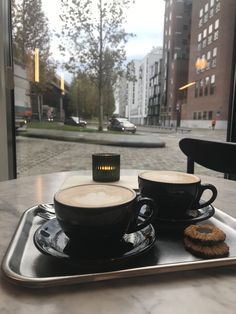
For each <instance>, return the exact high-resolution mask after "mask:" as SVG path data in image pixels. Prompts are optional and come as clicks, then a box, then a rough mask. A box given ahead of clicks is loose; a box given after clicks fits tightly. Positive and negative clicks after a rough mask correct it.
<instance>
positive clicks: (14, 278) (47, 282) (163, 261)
mask: <svg viewBox="0 0 236 314" xmlns="http://www.w3.org/2000/svg"><path fill="white" fill-rule="evenodd" d="M45 221H46V220H45V219H43V218H41V217H40V216H39V215H38V207H37V206H35V207H32V208H30V209H28V210H27V211H26V212H25V213H24V214H23V216H22V218H21V220H20V222H19V225H18V227H17V230H16V232H15V235H14V237H13V239H12V241H11V243H10V245H9V248H8V250H7V252H6V255H5V257H4V259H3V261H2V273H3V275H4V277H6V278H7V279H8V280H10V281H11V282H12V283H15V284H18V285H22V286H27V287H35V288H41V287H47V286H57V285H68V284H77V283H83V282H94V281H101V280H111V279H117V278H126V277H137V276H143V275H152V274H158V273H164V272H165V273H167V272H176V271H182V270H192V269H200V268H209V267H217V266H223V265H232V264H236V219H234V218H233V217H231V216H229V215H227V214H225V213H224V212H222V211H221V210H219V209H216V210H215V215H214V217H212V218H210V219H209V222H211V223H213V224H214V225H216V226H218V227H220V228H221V229H222V230H224V232H225V233H226V242H227V244H228V245H229V247H230V255H229V257H227V258H218V259H209V260H204V259H198V258H195V257H194V256H193V255H191V254H190V253H188V252H187V251H186V250H185V249H184V247H183V243H182V238H181V237H178V236H173V235H172V236H167V235H164V234H163V235H161V234H160V235H159V236H158V239H157V242H156V244H155V246H154V247H153V248H152V250H151V251H150V252H149V253H148V254H147V255H145V256H144V257H142V258H141V259H139V260H138V261H137V264H135V265H132V267H130V266H128V265H126V266H125V267H124V266H123V267H122V268H120V269H116V270H112V271H103V272H91V271H90V272H85V271H83V272H78V269H77V270H76V269H73V268H71V267H69V266H68V265H65V264H64V263H60V262H58V261H57V260H55V259H53V258H51V257H48V256H46V255H43V254H41V253H40V252H39V251H38V250H37V249H36V247H35V245H34V242H33V235H34V233H35V231H36V230H37V228H38V227H39V226H41V225H42V224H43V223H44V222H45Z"/></svg>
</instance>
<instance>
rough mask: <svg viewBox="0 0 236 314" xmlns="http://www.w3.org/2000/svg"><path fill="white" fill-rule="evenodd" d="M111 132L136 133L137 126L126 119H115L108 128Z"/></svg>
mask: <svg viewBox="0 0 236 314" xmlns="http://www.w3.org/2000/svg"><path fill="white" fill-rule="evenodd" d="M107 129H108V130H111V131H121V132H125V131H126V132H132V133H135V132H136V126H135V125H134V124H133V123H131V122H130V121H129V120H128V119H126V118H113V119H111V120H110V123H109V125H108V127H107Z"/></svg>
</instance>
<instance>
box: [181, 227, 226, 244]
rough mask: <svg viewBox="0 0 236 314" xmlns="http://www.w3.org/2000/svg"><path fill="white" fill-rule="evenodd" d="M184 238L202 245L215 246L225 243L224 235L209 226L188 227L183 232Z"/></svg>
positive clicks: (217, 229)
mask: <svg viewBox="0 0 236 314" xmlns="http://www.w3.org/2000/svg"><path fill="white" fill-rule="evenodd" d="M184 237H185V238H187V239H189V240H190V241H191V242H193V243H196V244H199V245H201V244H203V245H209V246H211V245H216V244H220V243H222V242H224V241H225V238H226V235H225V233H224V232H223V231H222V230H221V229H219V228H217V227H215V226H214V225H211V224H200V225H190V226H188V227H187V228H186V229H185V230H184Z"/></svg>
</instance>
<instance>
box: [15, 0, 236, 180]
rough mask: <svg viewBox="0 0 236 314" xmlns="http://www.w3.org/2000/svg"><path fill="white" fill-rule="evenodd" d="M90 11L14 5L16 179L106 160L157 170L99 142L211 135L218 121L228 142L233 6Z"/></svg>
mask: <svg viewBox="0 0 236 314" xmlns="http://www.w3.org/2000/svg"><path fill="white" fill-rule="evenodd" d="M86 2H87V1H86V0H81V1H80V6H78V5H77V1H72V0H68V1H65V0H50V1H48V0H42V1H40V0H35V1H28V0H14V1H12V6H13V12H12V22H13V29H12V34H13V47H14V74H15V77H14V80H15V82H14V83H15V112H16V117H15V123H16V128H17V137H16V143H17V161H18V167H17V169H18V176H26V175H33V174H38V173H48V172H54V171H67V170H79V169H91V155H92V153H93V152H106V151H109V152H113V151H114V152H119V153H120V154H121V159H122V167H123V168H140V169H141V168H150V169H153V167H154V168H155V167H157V168H158V167H160V168H161V169H162V167H166V166H165V164H164V163H163V164H161V165H159V164H158V163H157V162H156V160H155V159H154V157H152V158H150V160H147V159H146V158H145V157H144V156H147V155H148V153H147V150H148V149H147V148H146V149H143V153H142V154H141V153H140V154H137V150H136V149H134V148H132V147H129V148H127V147H119V146H104V145H99V143H98V142H97V141H99V139H100V141H101V140H105V139H109V141H111V142H112V143H115V142H119V141H120V137H121V136H126V139H129V140H131V141H135V140H138V139H139V138H144V137H145V138H148V137H149V138H150V139H152V138H153V140H155V139H154V135H153V133H152V132H153V129H155V132H156V133H158V135H159V139H160V140H163V141H168V137H166V136H165V135H163V133H162V132H161V131H163V128H164V129H166V130H169V129H170V128H172V129H175V127H176V126H178V127H183V128H184V127H185V128H190V129H197V130H199V132H200V131H201V132H208V131H209V125H210V124H209V120H211V119H215V120H216V130H215V131H216V132H218V131H219V132H221V133H220V134H221V136H222V139H223V138H226V131H227V125H228V112H229V105H230V103H229V102H230V95H231V91H230V88H231V78H232V69H233V66H232V61H231V60H232V57H233V55H234V49H235V46H236V45H235V42H234V38H235V34H234V29H235V27H234V23H233V21H234V14H235V10H236V2H235V3H234V1H231V2H230V3H229V2H228V1H218V0H215V1H214V0H201V1H192V0H183V1H156V0H148V1H144V0H139V1H135V3H133V1H125V2H127V6H126V5H124V4H123V1H113V0H103V1H100V0H94V1H91V4H89V8H87V4H86ZM100 5H102V6H101V7H99V6H100ZM111 12H113V13H111ZM116 12H122V13H121V14H122V16H119V14H118V13H116ZM101 13H102V15H101ZM140 17H141V18H140ZM101 20H102V23H101ZM115 21H116V22H115ZM134 34H135V35H136V36H133V35H134ZM225 34H227V36H225ZM101 36H102V37H101ZM229 39H231V40H229ZM226 61H227V62H226ZM186 86H187V87H186ZM183 87H184V88H183ZM117 117H118V118H127V120H128V121H130V122H131V123H133V124H134V125H135V126H136V129H135V130H136V134H135V135H134V134H132V133H130V132H129V130H128V129H126V130H125V129H122V127H121V124H120V123H119V121H118V120H114V119H112V118H117ZM112 121H113V122H114V121H115V122H114V125H115V127H114V129H112V128H113V125H112V123H111V122H112ZM172 131H173V130H172ZM45 134H46V135H45ZM215 134H216V133H215ZM222 134H223V135H222ZM201 136H203V135H201ZM67 137H70V141H69V140H65V139H66V138H67ZM130 137H131V139H130ZM49 138H51V139H49ZM85 138H86V141H87V143H85V140H84V139H85ZM58 139H60V140H61V141H58ZM122 139H123V137H122ZM175 139H176V143H175V144H176V145H178V140H179V139H180V136H179V134H178V133H176V134H175ZM72 140H74V142H72ZM80 141H81V142H82V141H84V142H83V143H81V142H80ZM88 142H89V143H88ZM91 142H93V144H91ZM149 152H151V150H150V151H149ZM162 154H163V156H164V155H165V150H163V152H162ZM134 156H135V158H134ZM163 158H164V157H163ZM131 159H133V160H134V159H135V160H136V159H137V160H138V161H137V162H134V161H133V162H132V161H131ZM184 169H185V168H184V166H183V169H182V170H184Z"/></svg>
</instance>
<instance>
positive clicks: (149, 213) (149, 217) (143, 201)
mask: <svg viewBox="0 0 236 314" xmlns="http://www.w3.org/2000/svg"><path fill="white" fill-rule="evenodd" d="M144 205H146V206H147V207H148V210H146V212H145V213H141V209H142V207H143V206H144ZM155 214H156V209H155V202H154V200H153V199H151V198H148V197H141V196H139V195H138V196H137V199H136V214H135V218H134V221H133V222H132V223H131V224H130V226H129V229H128V231H127V233H132V232H136V231H138V230H141V229H143V228H145V227H146V226H148V225H149V224H150V223H151V222H152V221H153V219H154V217H155ZM140 218H142V221H141V222H139V220H141V219H140Z"/></svg>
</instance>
